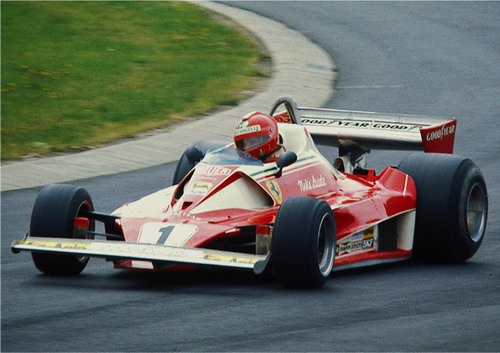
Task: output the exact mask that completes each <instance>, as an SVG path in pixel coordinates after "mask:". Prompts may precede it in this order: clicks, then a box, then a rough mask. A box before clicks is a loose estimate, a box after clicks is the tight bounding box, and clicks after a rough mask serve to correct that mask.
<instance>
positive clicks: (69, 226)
mask: <svg viewBox="0 0 500 353" xmlns="http://www.w3.org/2000/svg"><path fill="white" fill-rule="evenodd" d="M93 210H94V206H93V204H92V200H91V198H90V196H89V194H88V192H87V191H86V190H85V189H83V188H78V187H76V186H72V185H64V184H54V185H48V186H46V187H44V188H43V189H42V190H41V191H40V193H39V194H38V196H37V198H36V200H35V204H34V206H33V211H32V213H31V222H30V231H29V236H30V237H51V238H73V227H74V219H75V218H76V217H78V216H80V215H81V214H82V213H83V212H85V211H93ZM94 228H95V222H94V221H93V220H91V221H90V226H89V230H94ZM32 258H33V262H34V264H35V266H36V268H37V269H38V270H39V271H41V272H43V273H46V274H49V275H76V274H79V273H80V272H82V271H83V269H84V268H85V266H87V263H88V261H89V258H88V257H86V256H73V255H59V254H46V253H36V252H34V253H32Z"/></svg>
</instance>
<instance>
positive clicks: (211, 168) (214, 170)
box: [196, 164, 231, 176]
mask: <svg viewBox="0 0 500 353" xmlns="http://www.w3.org/2000/svg"><path fill="white" fill-rule="evenodd" d="M196 171H197V172H198V173H200V174H203V175H207V176H221V175H229V174H231V169H229V168H226V167H220V166H217V165H206V164H202V165H199V166H198V167H197V168H196Z"/></svg>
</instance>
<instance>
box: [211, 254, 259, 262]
mask: <svg viewBox="0 0 500 353" xmlns="http://www.w3.org/2000/svg"><path fill="white" fill-rule="evenodd" d="M202 258H203V259H204V260H209V261H222V262H232V263H237V264H253V263H255V262H256V261H255V260H254V259H249V258H245V257H237V256H229V255H219V254H207V253H205V254H204V255H203V257H202Z"/></svg>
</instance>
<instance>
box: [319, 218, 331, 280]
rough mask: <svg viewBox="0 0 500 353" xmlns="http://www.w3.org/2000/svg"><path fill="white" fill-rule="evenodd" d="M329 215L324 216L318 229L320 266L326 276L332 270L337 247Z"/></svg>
mask: <svg viewBox="0 0 500 353" xmlns="http://www.w3.org/2000/svg"><path fill="white" fill-rule="evenodd" d="M327 216H328V215H327V214H325V215H324V216H323V218H322V219H321V223H320V226H319V229H318V268H319V271H320V272H321V274H322V275H323V276H325V277H326V276H328V275H329V274H330V272H331V271H332V268H333V256H334V252H333V251H334V247H335V245H334V244H335V239H334V237H333V234H334V232H333V229H332V227H333V225H332V222H331V220H329V219H328V218H327Z"/></svg>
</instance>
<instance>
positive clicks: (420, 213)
mask: <svg viewBox="0 0 500 353" xmlns="http://www.w3.org/2000/svg"><path fill="white" fill-rule="evenodd" d="M399 170H401V171H402V172H404V173H406V174H408V175H410V176H411V177H412V178H413V180H414V181H415V184H416V186H417V219H416V228H415V240H414V255H415V257H416V258H420V259H430V260H434V261H442V262H452V263H460V262H464V261H466V260H467V259H469V258H471V257H472V256H473V255H474V254H475V253H476V252H477V250H478V249H479V247H480V245H481V242H482V241H483V237H484V233H485V230H486V221H487V215H488V196H487V190H486V183H485V181H484V177H483V175H482V174H481V171H480V170H479V168H478V167H477V166H476V165H475V164H474V163H473V162H472V161H471V160H470V159H467V158H464V157H461V156H457V155H449V154H413V155H410V156H408V157H406V158H405V159H403V161H402V162H401V163H400V165H399Z"/></svg>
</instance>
